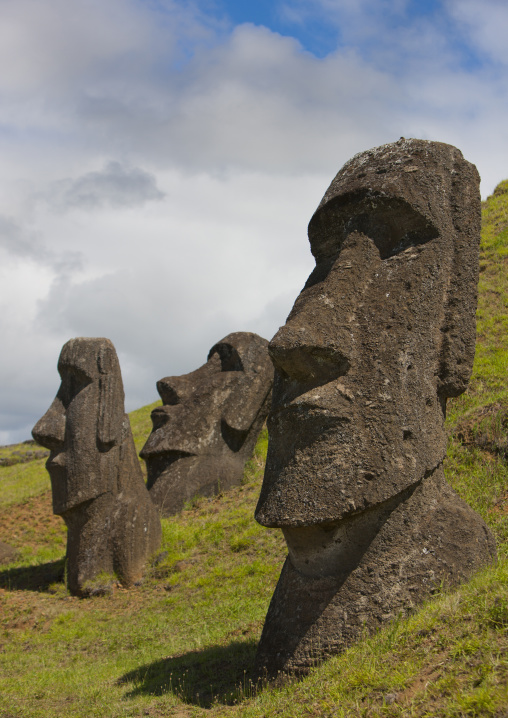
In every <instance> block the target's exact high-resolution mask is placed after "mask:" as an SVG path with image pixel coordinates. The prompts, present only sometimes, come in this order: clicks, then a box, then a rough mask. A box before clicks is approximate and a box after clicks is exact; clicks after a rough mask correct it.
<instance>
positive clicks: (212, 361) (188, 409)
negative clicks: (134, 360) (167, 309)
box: [140, 332, 273, 516]
mask: <svg viewBox="0 0 508 718" xmlns="http://www.w3.org/2000/svg"><path fill="white" fill-rule="evenodd" d="M267 346H268V342H267V341H266V339H262V338H261V337H260V336H258V335H257V334H252V333H250V332H236V333H233V334H228V336H227V337H225V338H224V339H222V340H221V341H220V342H218V343H217V344H215V345H214V346H213V347H212V348H211V349H210V352H209V354H208V360H207V362H206V364H203V366H201V367H200V368H199V369H196V371H193V372H191V373H190V374H184V375H182V376H168V377H166V378H165V379H161V380H160V381H158V382H157V391H158V392H159V394H160V396H161V399H162V406H159V407H157V408H156V409H154V410H153V411H152V423H153V429H152V433H151V434H150V436H149V437H148V440H147V442H146V444H145V445H144V447H143V449H142V451H141V454H140V455H141V457H142V458H143V459H145V461H146V465H147V473H148V482H147V486H148V488H149V490H150V496H151V497H152V499H153V501H154V503H155V504H156V505H157V506H158V507H159V508H160V510H161V513H162V515H163V516H169V515H171V514H175V513H177V512H178V511H180V510H181V509H182V508H183V506H184V504H185V502H186V501H188V500H189V499H192V498H193V497H195V496H197V495H199V496H213V495H214V494H217V493H219V492H220V491H222V490H223V489H228V488H230V487H231V486H233V485H236V484H240V483H241V482H242V478H243V473H244V467H245V463H246V461H248V459H249V458H250V457H251V455H252V451H253V449H254V446H255V444H256V441H257V438H258V435H259V432H260V430H261V428H262V426H263V423H264V421H265V419H266V416H267V414H268V409H269V408H270V398H271V390H272V383H273V366H272V363H271V361H270V358H269V356H268V351H267Z"/></svg>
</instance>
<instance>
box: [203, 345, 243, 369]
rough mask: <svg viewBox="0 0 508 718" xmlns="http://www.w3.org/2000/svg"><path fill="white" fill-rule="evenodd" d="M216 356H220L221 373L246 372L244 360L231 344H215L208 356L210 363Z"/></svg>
mask: <svg viewBox="0 0 508 718" xmlns="http://www.w3.org/2000/svg"><path fill="white" fill-rule="evenodd" d="M214 354H218V355H219V357H220V361H221V371H244V368H243V363H242V360H241V359H240V354H239V353H238V351H237V349H235V347H234V346H232V345H231V344H227V343H225V342H220V343H219V344H215V345H214V346H213V347H212V348H211V349H210V352H209V354H208V361H210V359H211V358H212V356H213V355H214Z"/></svg>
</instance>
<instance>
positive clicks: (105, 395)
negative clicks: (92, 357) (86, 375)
mask: <svg viewBox="0 0 508 718" xmlns="http://www.w3.org/2000/svg"><path fill="white" fill-rule="evenodd" d="M97 364H98V369H99V420H98V426H97V438H98V440H99V442H100V443H101V444H104V445H108V446H111V445H114V444H118V443H120V442H121V439H122V427H123V418H124V414H125V410H124V399H125V396H124V391H123V384H122V375H121V373H120V365H119V363H118V357H117V355H116V351H115V348H114V346H113V344H112V343H111V342H110V341H109V340H106V341H105V342H104V344H103V345H102V346H101V347H100V349H99V352H98V357H97Z"/></svg>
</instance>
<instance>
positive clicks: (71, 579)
mask: <svg viewBox="0 0 508 718" xmlns="http://www.w3.org/2000/svg"><path fill="white" fill-rule="evenodd" d="M58 371H59V373H60V376H61V379H62V383H61V385H60V389H59V390H58V393H57V395H56V397H55V400H54V401H53V403H52V404H51V406H50V408H49V409H48V411H47V412H46V414H44V416H43V417H42V418H41V419H39V421H38V422H37V424H36V425H35V427H34V428H33V430H32V434H33V437H34V439H35V440H36V441H37V443H38V444H41V445H42V446H45V447H46V448H48V449H50V450H51V453H50V455H49V459H48V461H47V463H46V468H47V470H48V472H49V475H50V478H51V488H52V493H53V511H54V513H55V514H59V515H61V516H62V517H63V519H64V521H65V523H66V524H67V529H68V534H67V583H68V588H69V590H70V591H71V593H74V594H77V595H88V594H91V593H94V592H95V591H97V590H100V588H99V587H98V582H99V583H100V582H101V581H104V580H107V579H106V577H107V576H112V575H114V574H115V575H116V576H117V577H118V579H119V580H120V581H121V582H122V583H123V584H124V585H126V586H129V585H132V584H134V583H136V582H138V581H139V580H140V579H141V578H142V576H143V572H144V567H145V563H146V560H147V559H148V558H149V556H150V554H152V553H153V552H154V551H156V550H157V549H158V548H159V545H160V542H161V525H160V518H159V513H158V511H157V508H156V507H155V506H154V504H153V503H152V501H151V499H150V497H149V495H148V491H147V489H146V486H145V483H144V481H143V475H142V473H141V467H140V464H139V460H138V457H137V455H136V449H135V447H134V441H133V439H132V433H131V428H130V423H129V417H128V416H127V415H126V414H125V410H124V391H123V384H122V376H121V373H120V365H119V363H118V358H117V355H116V351H115V348H114V346H113V344H112V343H111V342H110V341H109V339H89V338H77V339H71V340H70V341H68V342H67V343H66V344H65V345H64V347H63V349H62V352H61V354H60V358H59V360H58Z"/></svg>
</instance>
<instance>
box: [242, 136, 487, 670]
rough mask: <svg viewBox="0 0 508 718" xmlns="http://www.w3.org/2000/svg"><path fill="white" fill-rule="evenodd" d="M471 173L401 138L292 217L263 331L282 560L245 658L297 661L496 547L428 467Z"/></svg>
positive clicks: (268, 487)
mask: <svg viewBox="0 0 508 718" xmlns="http://www.w3.org/2000/svg"><path fill="white" fill-rule="evenodd" d="M479 235H480V197H479V176H478V173H477V171H476V168H475V167H474V165H471V164H470V163H468V162H466V161H465V160H464V159H463V157H462V154H461V153H460V151H459V150H457V149H456V148H454V147H452V146H450V145H446V144H442V143H438V142H428V141H423V140H404V139H403V138H401V140H400V141H399V142H396V143H394V144H389V145H384V146H382V147H377V148H375V149H372V150H369V151H367V152H363V153H361V154H359V155H356V156H355V157H353V159H352V160H350V161H349V162H347V163H346V164H345V165H344V167H343V168H342V169H341V170H340V172H339V173H338V174H337V176H336V177H335V179H334V180H333V182H332V183H331V185H330V187H329V188H328V190H327V192H326V194H325V196H324V197H323V200H322V201H321V203H320V205H319V207H318V209H317V210H316V212H315V214H314V216H313V217H312V219H311V221H310V224H309V239H310V244H311V249H312V253H313V255H314V257H315V259H316V267H315V269H314V271H313V272H312V273H311V275H310V276H309V278H308V280H307V283H306V285H305V287H304V289H303V290H302V292H301V294H300V295H299V297H298V298H297V300H296V302H295V305H294V307H293V309H292V311H291V313H290V315H289V317H288V319H287V322H286V324H285V326H284V327H282V328H281V329H280V330H279V331H278V333H277V334H276V335H275V337H274V338H273V339H272V341H271V342H270V344H269V353H270V356H271V358H272V361H273V363H274V365H275V379H274V389H273V402H272V409H271V412H270V415H269V418H268V429H269V448H268V457H267V462H266V471H265V476H264V482H263V486H262V491H261V495H260V499H259V503H258V506H257V509H256V518H257V520H258V521H259V522H260V523H261V524H263V525H264V526H268V527H279V528H282V530H283V532H284V537H285V539H286V542H287V545H288V552H289V555H288V558H287V559H286V562H285V564H284V567H283V569H282V573H281V576H280V579H279V583H278V585H277V588H276V590H275V593H274V596H273V598H272V602H271V605H270V608H269V610H268V615H267V617H266V622H265V627H264V630H263V634H262V638H261V642H260V645H259V650H258V655H257V670H258V673H259V674H260V675H262V674H263V673H266V674H267V675H268V677H271V678H273V677H274V676H276V675H277V673H278V672H282V673H284V672H292V673H297V674H298V673H305V672H306V671H307V670H308V668H309V666H311V665H312V664H313V663H315V662H316V661H319V660H321V659H323V658H324V657H325V656H327V655H330V654H333V653H337V652H339V651H341V650H343V649H344V648H345V647H347V646H349V645H350V644H351V642H352V641H354V640H355V639H356V638H357V637H358V636H359V635H360V634H361V633H362V632H363V631H364V630H365V629H366V630H367V631H372V630H375V629H376V628H377V627H379V626H380V625H381V624H382V623H383V622H384V621H387V620H389V619H391V618H394V617H396V616H397V615H399V613H402V614H405V613H406V612H407V611H408V610H410V609H411V608H412V607H414V606H415V605H417V604H418V603H420V602H421V601H422V600H423V599H424V598H425V597H427V596H429V594H431V593H432V592H433V591H434V590H435V589H436V588H437V587H439V586H440V585H441V584H446V585H450V584H454V583H456V582H458V581H462V580H464V579H466V578H467V577H468V576H470V575H471V574H472V573H473V572H474V571H475V570H476V569H478V568H479V567H480V566H482V565H484V564H486V563H488V562H490V561H491V560H492V559H493V558H494V556H495V545H494V541H493V538H492V536H491V534H490V533H489V531H488V529H487V527H486V525H485V524H484V522H483V521H482V519H481V518H480V517H479V516H478V515H477V514H476V513H475V512H473V511H472V509H471V508H470V507H469V506H468V505H467V504H465V503H464V501H462V500H461V499H460V498H459V497H458V496H457V495H456V494H455V493H454V492H453V491H452V490H451V488H450V487H449V486H448V484H447V483H446V482H445V479H444V473H443V459H444V457H445V452H446V432H445V430H444V418H445V411H446V401H447V399H448V397H453V396H458V395H459V394H461V393H462V392H463V391H464V390H465V388H466V386H467V383H468V381H469V378H470V374H471V370H472V363H473V357H474V349H475V309H476V298H477V279H478V246H479Z"/></svg>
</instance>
